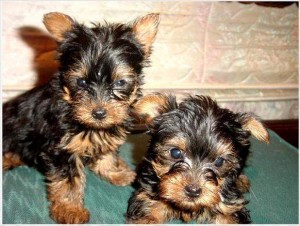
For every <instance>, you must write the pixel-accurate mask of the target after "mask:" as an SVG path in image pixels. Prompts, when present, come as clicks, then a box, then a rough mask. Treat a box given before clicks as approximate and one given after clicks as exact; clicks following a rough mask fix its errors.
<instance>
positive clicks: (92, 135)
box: [59, 128, 126, 156]
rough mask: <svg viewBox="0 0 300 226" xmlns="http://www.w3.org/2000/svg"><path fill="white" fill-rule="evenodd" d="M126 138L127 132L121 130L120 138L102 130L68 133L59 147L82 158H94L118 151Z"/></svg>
mask: <svg viewBox="0 0 300 226" xmlns="http://www.w3.org/2000/svg"><path fill="white" fill-rule="evenodd" d="M125 137H126V131H125V129H121V128H120V129H119V135H118V136H114V135H113V134H108V133H107V132H106V131H101V130H98V131H97V130H90V131H84V132H80V133H78V134H70V133H68V134H66V135H65V136H64V137H63V138H62V140H61V142H60V145H59V147H61V148H63V149H66V150H68V151H69V152H73V153H77V154H78V155H80V156H94V155H97V154H106V153H108V152H114V151H116V150H117V149H118V147H119V146H120V145H121V144H123V143H124V140H125Z"/></svg>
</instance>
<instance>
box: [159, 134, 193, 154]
mask: <svg viewBox="0 0 300 226" xmlns="http://www.w3.org/2000/svg"><path fill="white" fill-rule="evenodd" d="M163 146H169V147H176V148H179V149H180V150H181V151H183V152H184V151H185V150H186V148H187V140H186V139H185V138H183V137H172V138H171V139H168V140H166V141H164V142H163Z"/></svg>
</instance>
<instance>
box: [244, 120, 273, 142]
mask: <svg viewBox="0 0 300 226" xmlns="http://www.w3.org/2000/svg"><path fill="white" fill-rule="evenodd" d="M242 127H243V129H244V130H247V131H249V132H250V133H251V134H252V135H253V136H254V137H255V138H256V139H258V140H260V141H263V142H266V143H269V140H270V137H269V132H268V130H267V129H266V128H265V126H264V125H263V124H262V123H261V122H260V121H259V120H258V119H256V117H255V116H253V115H251V114H245V115H243V117H242Z"/></svg>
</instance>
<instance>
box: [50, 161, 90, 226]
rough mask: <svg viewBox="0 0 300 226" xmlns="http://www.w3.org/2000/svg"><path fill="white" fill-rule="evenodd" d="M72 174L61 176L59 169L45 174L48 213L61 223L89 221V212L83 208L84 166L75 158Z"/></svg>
mask: <svg viewBox="0 0 300 226" xmlns="http://www.w3.org/2000/svg"><path fill="white" fill-rule="evenodd" d="M75 162H76V163H75V164H74V165H72V166H71V167H73V166H75V167H74V169H72V175H67V176H64V177H62V175H61V174H60V171H57V172H55V173H52V174H51V175H49V174H48V175H47V180H48V181H49V183H48V198H49V200H50V201H51V202H52V203H51V206H50V215H51V217H52V218H53V219H54V220H55V221H56V222H57V223H61V224H81V223H86V222H88V221H89V218H90V214H89V211H88V210H87V209H85V208H84V204H83V196H84V184H85V175H84V167H83V165H82V163H81V162H80V160H75ZM70 165H71V164H70Z"/></svg>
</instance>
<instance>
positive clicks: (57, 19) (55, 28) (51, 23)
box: [43, 12, 74, 41]
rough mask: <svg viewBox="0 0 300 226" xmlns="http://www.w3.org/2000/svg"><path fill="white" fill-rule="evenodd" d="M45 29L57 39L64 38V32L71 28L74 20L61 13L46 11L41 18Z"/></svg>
mask: <svg viewBox="0 0 300 226" xmlns="http://www.w3.org/2000/svg"><path fill="white" fill-rule="evenodd" d="M43 22H44V24H45V26H46V28H47V30H48V31H49V33H50V34H52V35H53V37H54V38H55V39H56V40H57V41H62V40H63V39H64V33H65V32H67V31H70V30H71V29H72V26H73V23H74V21H73V20H72V18H71V17H69V16H68V15H65V14H63V13H57V12H53V13H47V14H45V16H44V20H43Z"/></svg>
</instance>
